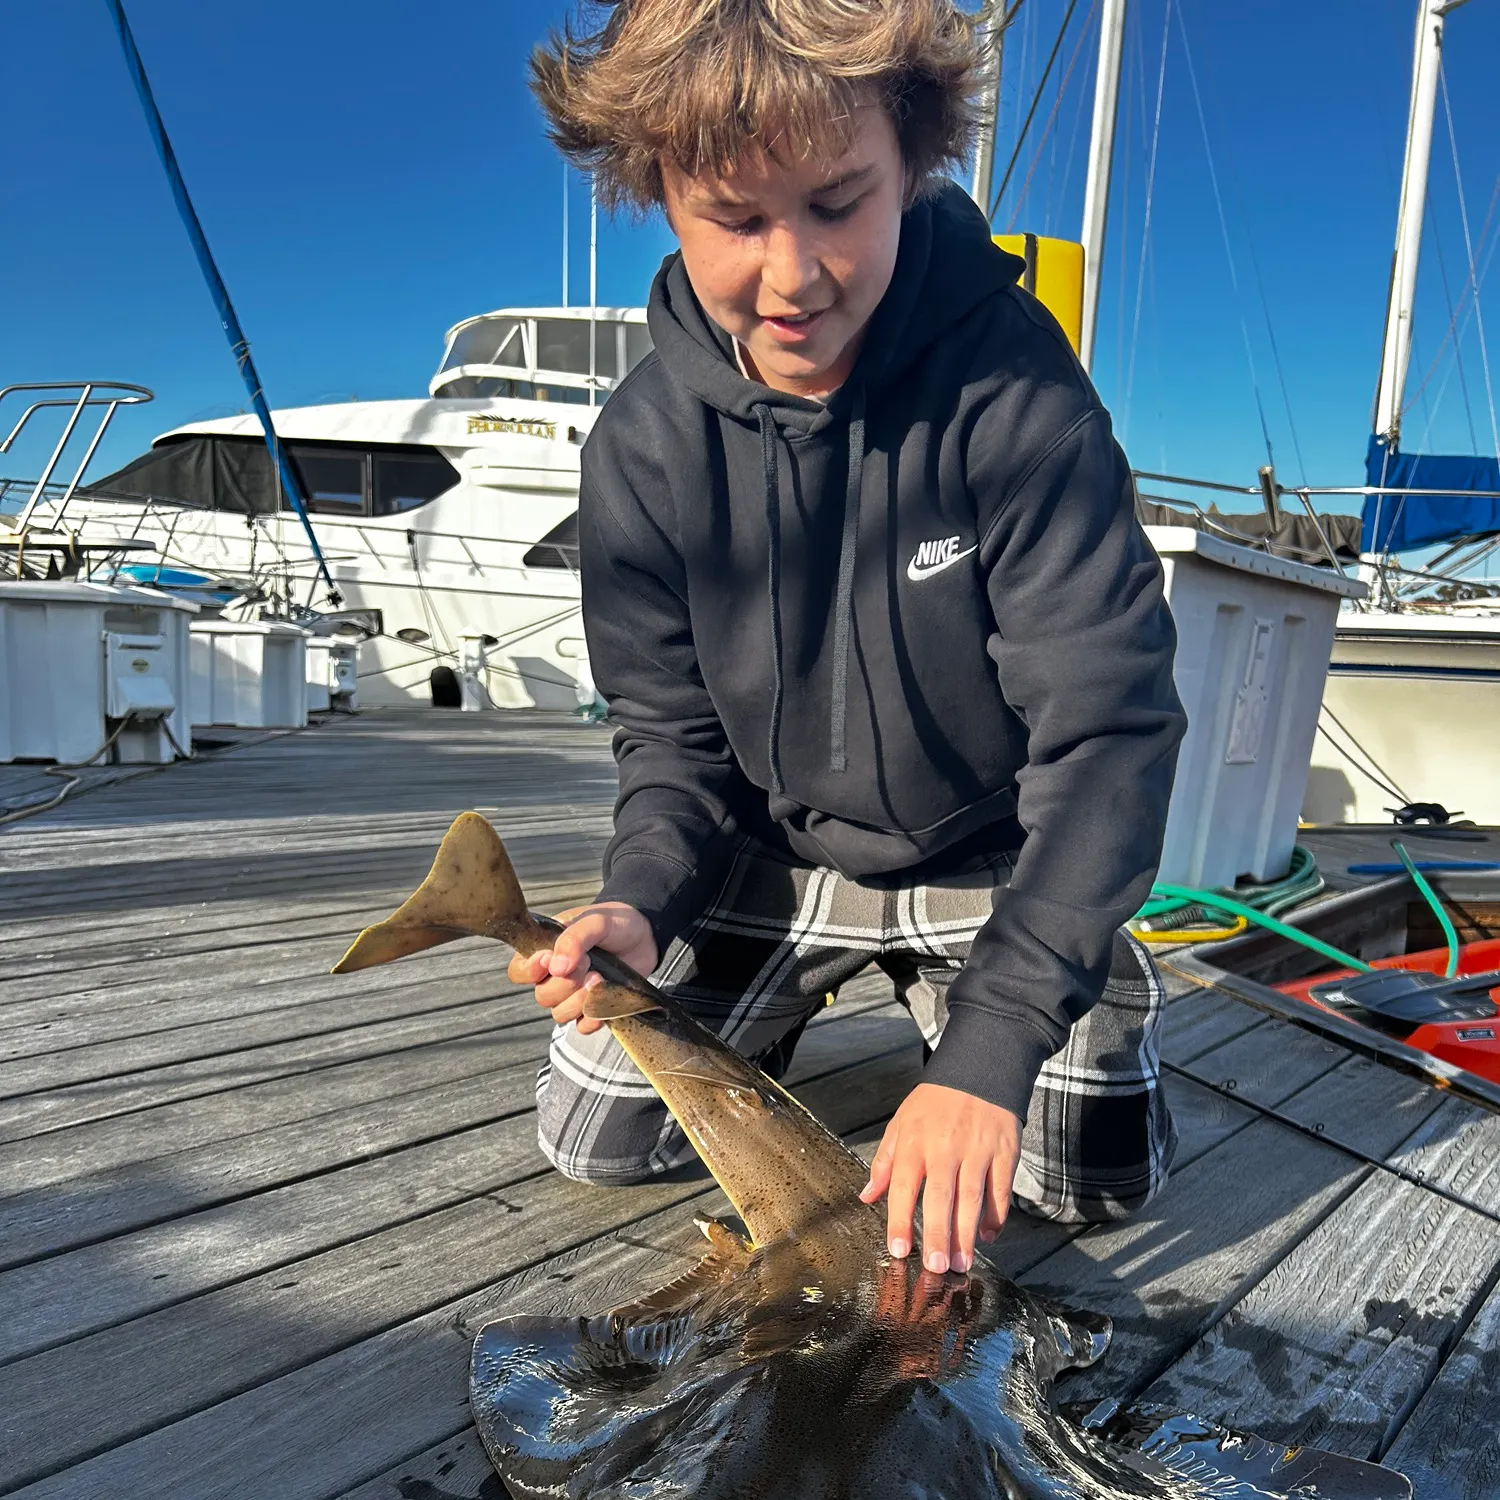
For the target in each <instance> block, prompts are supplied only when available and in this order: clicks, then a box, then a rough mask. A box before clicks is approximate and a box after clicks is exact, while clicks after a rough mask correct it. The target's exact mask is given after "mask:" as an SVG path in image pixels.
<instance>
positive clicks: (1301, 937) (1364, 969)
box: [1137, 883, 1374, 974]
mask: <svg viewBox="0 0 1500 1500" xmlns="http://www.w3.org/2000/svg"><path fill="white" fill-rule="evenodd" d="M1183 903H1189V904H1192V905H1195V906H1206V907H1208V908H1209V909H1210V910H1211V911H1219V912H1228V913H1229V915H1230V916H1234V917H1244V918H1245V920H1246V921H1247V922H1253V923H1254V924H1255V925H1256V926H1257V927H1264V928H1265V929H1266V931H1267V932H1274V933H1275V934H1276V935H1277V936H1278V937H1284V938H1287V939H1289V940H1290V941H1291V942H1294V943H1301V944H1302V946H1303V947H1304V948H1311V949H1312V950H1313V952H1314V953H1321V954H1322V955H1323V957H1324V958H1331V959H1332V960H1333V961H1334V962H1335V963H1336V964H1341V965H1342V966H1343V967H1344V968H1347V969H1357V970H1358V971H1359V972H1360V973H1362V974H1369V973H1373V972H1374V966H1373V965H1372V964H1367V963H1366V962H1365V961H1364V960H1363V959H1362V958H1355V956H1354V955H1353V954H1352V953H1345V952H1343V950H1342V949H1339V948H1335V947H1334V946H1333V945H1332V944H1331V943H1325V942H1324V941H1323V940H1322V939H1321V938H1315V937H1313V936H1312V934H1311V933H1307V932H1300V931H1299V930H1298V929H1297V928H1295V927H1288V926H1287V924H1286V923H1285V922H1281V921H1278V920H1277V919H1276V918H1275V917H1272V916H1268V915H1267V914H1266V913H1265V912H1263V911H1257V910H1256V908H1255V907H1253V906H1248V905H1246V903H1245V902H1243V901H1236V900H1235V899H1234V897H1233V896H1228V895H1225V894H1224V893H1223V892H1222V891H1199V890H1195V889H1194V888H1193V887H1192V886H1190V885H1168V884H1166V883H1162V884H1158V885H1153V886H1152V887H1151V899H1150V900H1149V901H1148V902H1147V903H1146V904H1145V905H1144V906H1143V907H1142V908H1141V909H1140V912H1139V913H1138V914H1137V920H1138V921H1139V920H1141V919H1143V918H1146V917H1150V916H1153V915H1158V914H1160V913H1161V912H1165V911H1168V910H1171V909H1172V908H1174V907H1177V906H1179V905H1181V904H1183Z"/></svg>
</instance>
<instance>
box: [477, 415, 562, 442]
mask: <svg viewBox="0 0 1500 1500" xmlns="http://www.w3.org/2000/svg"><path fill="white" fill-rule="evenodd" d="M469 431H470V432H519V433H521V434H522V435H523V436H525V437H539V438H555V437H556V436H557V423H556V422H548V421H546V420H545V419H544V418H542V417H470V418H469Z"/></svg>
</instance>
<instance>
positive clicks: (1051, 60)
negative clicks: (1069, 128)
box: [989, 0, 1078, 220]
mask: <svg viewBox="0 0 1500 1500" xmlns="http://www.w3.org/2000/svg"><path fill="white" fill-rule="evenodd" d="M1077 9H1078V0H1068V8H1067V10H1066V11H1065V12H1064V13H1063V20H1062V25H1061V26H1060V27H1059V28H1058V32H1057V40H1056V41H1055V42H1054V43H1053V44H1052V52H1051V54H1050V56H1049V57H1048V58H1047V66H1046V67H1045V68H1043V69H1042V76H1041V80H1040V82H1038V84H1037V86H1036V93H1034V94H1033V95H1032V96H1031V108H1030V109H1028V110H1027V111H1026V118H1025V120H1024V121H1023V122H1022V124H1021V131H1020V134H1019V135H1017V137H1016V145H1015V149H1014V150H1013V151H1012V152H1011V153H1010V161H1009V162H1007V163H1006V167H1005V175H1004V176H1003V177H1002V178H1001V179H1000V186H999V189H998V190H997V191H996V193H995V196H994V198H993V199H992V200H991V202H990V212H989V217H990V219H991V220H993V219H994V217H995V215H996V214H997V213H998V212H999V210H1000V200H1001V199H1002V198H1004V197H1005V190H1006V188H1007V187H1009V186H1010V178H1011V173H1013V172H1014V171H1015V169H1016V162H1017V160H1018V159H1019V158H1020V155H1021V148H1022V147H1023V146H1024V145H1025V144H1026V132H1027V131H1028V130H1030V129H1031V122H1032V120H1033V119H1035V117H1036V112H1037V109H1038V107H1039V106H1040V105H1041V102H1042V94H1043V92H1044V91H1045V90H1046V87H1047V80H1048V79H1049V78H1050V77H1051V76H1052V68H1053V66H1054V64H1055V63H1056V62H1057V54H1058V53H1059V52H1061V51H1062V44H1063V39H1064V38H1065V37H1066V36H1067V34H1068V26H1069V24H1070V23H1071V21H1072V19H1073V12H1074V11H1075V10H1077Z"/></svg>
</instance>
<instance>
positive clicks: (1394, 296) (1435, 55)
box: [1375, 0, 1466, 447]
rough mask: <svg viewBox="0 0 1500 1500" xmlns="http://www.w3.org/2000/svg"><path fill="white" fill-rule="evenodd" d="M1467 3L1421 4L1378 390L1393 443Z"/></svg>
mask: <svg viewBox="0 0 1500 1500" xmlns="http://www.w3.org/2000/svg"><path fill="white" fill-rule="evenodd" d="M1465 3H1466V0H1420V3H1419V5H1418V8H1417V39H1416V47H1415V55H1414V58H1413V61H1412V76H1411V108H1410V112H1409V114H1408V116H1407V122H1406V161H1405V164H1404V166H1403V167H1402V171H1401V208H1400V211H1399V212H1398V214H1397V216H1396V256H1395V261H1394V263H1393V265H1392V267H1391V294H1390V301H1389V303H1388V304H1387V307H1386V315H1385V346H1384V348H1383V349H1382V351H1381V355H1380V384H1379V386H1378V387H1377V388H1376V392H1375V435H1376V436H1377V437H1380V438H1382V439H1384V440H1385V441H1386V442H1387V443H1389V444H1390V445H1391V446H1392V447H1394V446H1395V445H1396V443H1397V442H1398V441H1399V439H1400V436H1401V406H1402V401H1403V399H1404V393H1405V390H1406V370H1407V366H1408V365H1409V364H1410V363H1411V336H1412V311H1413V307H1414V305H1415V302H1416V295H1417V260H1418V257H1419V255H1420V253H1421V249H1422V220H1423V219H1424V217H1425V216H1426V211H1427V174H1428V168H1429V165H1430V163H1431V160H1432V123H1433V118H1434V116H1435V114H1436V110H1437V88H1438V70H1439V68H1440V67H1441V65H1442V57H1443V27H1444V23H1445V21H1446V19H1447V16H1448V13H1449V11H1453V10H1457V9H1458V8H1459V6H1461V5H1463V4H1465Z"/></svg>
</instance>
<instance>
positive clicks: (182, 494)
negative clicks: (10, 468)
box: [79, 435, 282, 516]
mask: <svg viewBox="0 0 1500 1500" xmlns="http://www.w3.org/2000/svg"><path fill="white" fill-rule="evenodd" d="M79 493H80V494H82V495H97V496H99V497H100V498H107V499H111V500H149V499H157V500H169V501H172V502H174V503H176V504H178V505H190V506H195V507H199V508H202V509H205V510H232V511H237V512H239V513H240V514H241V515H256V516H264V515H274V514H275V513H276V512H277V511H278V510H280V509H282V505H281V494H280V487H279V486H278V485H277V483H276V475H275V472H274V470H273V469H272V468H271V455H270V454H269V453H268V452H267V451H266V445H265V444H264V443H263V442H262V441H261V440H260V438H258V437H255V438H226V437H223V436H219V435H212V436H203V437H183V438H170V439H167V440H166V441H165V442H162V443H159V444H158V445H157V446H156V447H154V448H152V449H150V450H149V451H148V452H146V453H143V454H141V456H140V457H139V458H137V459H133V460H132V461H131V462H130V463H128V464H126V465H125V467H124V468H123V469H117V470H116V471H115V472H114V473H113V474H109V475H107V476H106V477H105V478H103V479H100V480H97V481H96V482H95V483H93V484H90V485H86V486H84V487H82V488H81V489H80V490H79Z"/></svg>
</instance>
